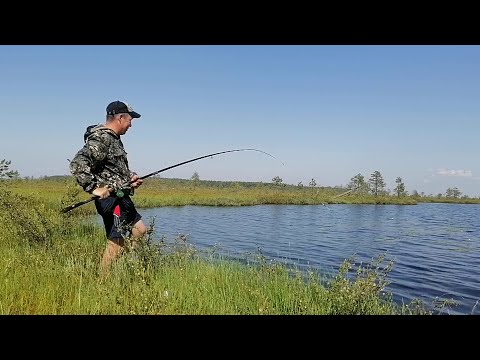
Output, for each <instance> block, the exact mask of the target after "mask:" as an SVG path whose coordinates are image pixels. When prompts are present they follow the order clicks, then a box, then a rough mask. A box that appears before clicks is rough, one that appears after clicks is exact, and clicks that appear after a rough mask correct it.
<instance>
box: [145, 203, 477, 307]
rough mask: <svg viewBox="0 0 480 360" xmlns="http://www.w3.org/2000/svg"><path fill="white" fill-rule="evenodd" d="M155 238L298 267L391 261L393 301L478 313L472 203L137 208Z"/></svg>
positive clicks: (327, 270) (326, 270)
mask: <svg viewBox="0 0 480 360" xmlns="http://www.w3.org/2000/svg"><path fill="white" fill-rule="evenodd" d="M139 211H140V213H141V214H142V215H143V218H144V222H145V224H146V225H147V226H148V225H149V224H150V221H151V220H154V222H155V238H156V239H157V238H158V239H160V238H161V237H162V236H164V237H165V239H166V240H167V241H169V240H173V239H175V238H177V237H178V236H180V235H184V236H186V239H187V243H189V244H191V245H193V246H194V247H195V248H197V249H212V248H214V247H215V249H216V251H217V252H218V253H222V254H226V255H228V256H231V257H232V258H242V257H243V258H245V257H246V256H248V254H257V255H258V254H260V253H261V254H263V256H265V257H266V258H267V259H270V261H278V262H283V263H286V264H288V265H292V266H295V267H297V268H300V269H302V270H307V269H308V270H314V271H319V272H320V273H323V274H328V275H333V274H335V273H336V272H337V270H338V268H339V266H340V265H341V263H342V262H343V261H344V260H345V259H347V258H350V257H352V256H355V260H356V262H360V261H362V262H364V263H365V262H371V261H372V259H376V258H378V257H379V256H381V255H386V259H389V260H390V259H391V260H394V265H393V270H392V271H391V272H390V273H389V274H388V277H387V279H388V280H389V281H390V282H391V284H390V285H389V286H388V287H387V290H388V291H391V292H392V294H393V298H394V300H395V301H396V302H397V303H399V304H402V303H405V304H407V303H410V301H411V300H413V299H420V300H422V301H424V302H425V303H426V304H427V306H429V308H431V309H433V307H432V306H433V303H434V302H435V301H441V300H445V299H452V300H454V301H455V302H456V303H457V305H454V306H448V307H446V308H445V309H444V310H443V312H442V313H446V314H454V315H461V314H465V315H466V314H474V315H479V314H480V304H478V306H477V302H480V282H479V280H480V251H479V250H480V225H479V219H480V205H470V204H468V205H464V204H419V205H410V206H405V205H344V204H341V205H336V204H335V205H333V204H332V205H326V206H324V205H319V206H317V205H307V206H299V205H259V206H258V205H257V206H244V207H208V206H184V207H161V208H153V209H139Z"/></svg>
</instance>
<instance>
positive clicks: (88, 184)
mask: <svg viewBox="0 0 480 360" xmlns="http://www.w3.org/2000/svg"><path fill="white" fill-rule="evenodd" d="M90 165H91V162H90V159H89V158H88V155H87V152H86V151H85V147H83V148H82V149H80V150H79V151H78V152H77V154H76V155H75V156H74V158H73V159H72V161H70V172H71V174H72V175H73V176H74V177H75V179H76V180H77V183H78V184H79V185H80V186H81V187H82V188H83V190H85V191H86V192H88V193H92V191H93V190H95V188H96V187H97V181H96V178H95V175H93V173H92V169H91V166H90Z"/></svg>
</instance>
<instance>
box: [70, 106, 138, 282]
mask: <svg viewBox="0 0 480 360" xmlns="http://www.w3.org/2000/svg"><path fill="white" fill-rule="evenodd" d="M106 111H107V114H106V122H105V124H99V125H91V126H89V127H88V128H87V130H86V132H85V134H84V140H85V144H84V146H83V147H82V148H81V149H80V150H79V151H78V152H77V154H76V155H75V157H74V158H73V159H72V161H71V162H70V172H71V173H72V175H73V176H74V177H75V179H76V181H77V183H78V184H79V185H80V186H81V187H82V188H83V190H85V191H86V192H87V193H89V194H92V195H94V197H93V198H92V200H94V201H95V207H96V209H97V213H98V214H99V215H100V216H101V217H102V219H103V223H104V226H105V232H106V236H107V245H106V248H105V250H104V252H103V256H102V259H101V262H100V270H101V272H102V274H105V273H106V272H108V270H109V269H110V266H111V264H112V262H113V261H114V260H115V259H116V258H117V257H119V256H120V255H121V253H122V252H123V250H124V248H125V245H126V243H125V241H126V239H127V238H128V236H129V235H131V240H132V246H133V247H134V246H135V244H136V241H138V239H139V238H140V237H142V236H143V235H144V234H145V233H146V232H147V227H146V226H145V224H144V223H143V221H142V216H141V215H140V214H139V213H138V212H137V210H136V208H135V205H134V203H133V201H132V199H131V198H130V197H131V196H132V195H133V194H134V191H135V190H134V189H136V188H138V187H139V186H140V185H141V184H142V183H143V179H141V178H140V177H139V176H138V175H137V174H136V173H135V172H132V171H131V170H130V168H129V166H128V160H127V153H126V152H125V149H124V147H123V143H122V141H121V139H120V137H121V136H122V135H125V133H126V132H127V131H128V129H129V128H130V127H131V126H132V121H134V119H138V118H140V116H141V115H140V114H139V113H137V112H135V111H134V110H133V108H132V107H131V106H129V105H128V104H127V103H126V102H122V101H114V102H112V103H110V104H109V105H108V106H107V108H106Z"/></svg>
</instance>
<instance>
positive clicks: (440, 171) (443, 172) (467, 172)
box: [436, 169, 472, 177]
mask: <svg viewBox="0 0 480 360" xmlns="http://www.w3.org/2000/svg"><path fill="white" fill-rule="evenodd" d="M436 174H437V175H440V176H460V177H470V176H472V170H449V169H437V172H436Z"/></svg>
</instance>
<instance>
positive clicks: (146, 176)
mask: <svg viewBox="0 0 480 360" xmlns="http://www.w3.org/2000/svg"><path fill="white" fill-rule="evenodd" d="M236 151H258V152H261V153H263V154H265V155H268V156H270V157H272V158H274V159H276V160H278V159H277V158H276V157H275V156H273V155H271V154H269V153H267V152H265V151H262V150H258V149H234V150H226V151H220V152H216V153H213V154H208V155H204V156H200V157H197V158H195V159H191V160H187V161H183V162H181V163H178V164H175V165H172V166H168V167H166V168H164V169H160V170H157V171H154V172H152V173H150V174H147V175H144V176H142V177H140V178H138V179H137V180H143V179H146V178H149V177H150V176H153V175H157V174H160V173H161V172H164V171H167V170H170V169H173V168H175V167H177V166H180V165H185V164H188V163H191V162H193V161H197V160H201V159H205V158H207V157H213V156H215V155H220V154H226V153H231V152H236ZM279 161H280V160H279ZM280 162H281V161H280ZM281 163H282V165H285V164H284V163H283V162H281ZM137 180H135V181H137ZM135 181H131V180H130V181H129V182H127V183H126V184H124V185H122V186H121V187H120V189H123V188H126V187H128V186H130V185H131V184H133V183H134V182H135ZM118 195H119V196H120V197H121V196H123V192H122V191H119V194H118ZM98 198H99V196H96V195H95V196H92V197H91V198H90V199H87V200H84V201H80V202H78V203H76V204H73V205H70V206H67V207H66V208H63V209H62V210H61V211H62V213H66V212H69V211H70V210H73V209H75V208H77V207H79V206H82V205H85V204H88V203H89V202H91V201H93V200H95V199H98Z"/></svg>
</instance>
